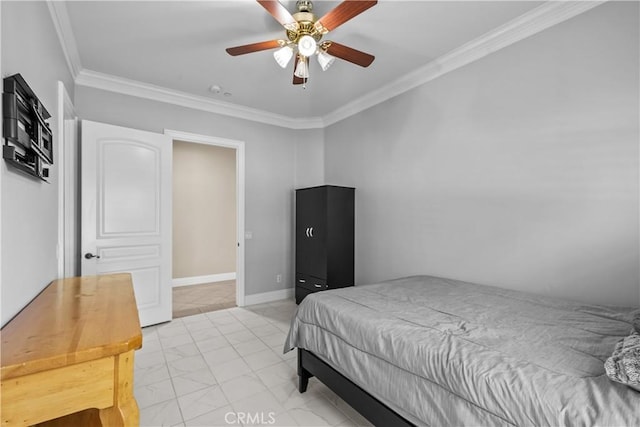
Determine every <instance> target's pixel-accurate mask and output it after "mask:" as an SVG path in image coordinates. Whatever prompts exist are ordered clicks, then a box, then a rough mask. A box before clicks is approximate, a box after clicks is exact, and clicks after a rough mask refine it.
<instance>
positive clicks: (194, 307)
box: [173, 280, 236, 319]
mask: <svg viewBox="0 0 640 427" xmlns="http://www.w3.org/2000/svg"><path fill="white" fill-rule="evenodd" d="M235 306H236V281H235V280H226V281H224V282H215V283H205V284H202V285H192V286H179V287H177V288H173V318H174V319H176V318H179V317H185V316H192V315H194V314H199V313H207V312H210V311H215V310H221V309H223V308H231V307H235Z"/></svg>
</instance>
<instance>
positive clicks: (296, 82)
mask: <svg viewBox="0 0 640 427" xmlns="http://www.w3.org/2000/svg"><path fill="white" fill-rule="evenodd" d="M297 66H298V56H297V55H296V57H295V61H293V72H294V74H293V84H294V85H301V84H303V83H304V79H303V78H302V77H298V76H296V75H295V72H296V67H297Z"/></svg>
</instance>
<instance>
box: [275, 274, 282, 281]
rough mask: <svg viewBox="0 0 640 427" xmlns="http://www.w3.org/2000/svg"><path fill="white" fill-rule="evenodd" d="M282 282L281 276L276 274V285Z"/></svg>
mask: <svg viewBox="0 0 640 427" xmlns="http://www.w3.org/2000/svg"><path fill="white" fill-rule="evenodd" d="M280 282H282V274H277V275H276V283H280Z"/></svg>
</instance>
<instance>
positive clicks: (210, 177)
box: [173, 141, 237, 278]
mask: <svg viewBox="0 0 640 427" xmlns="http://www.w3.org/2000/svg"><path fill="white" fill-rule="evenodd" d="M236 243H237V242H236V150H235V149H233V148H223V147H216V146H212V145H205V144H193V143H188V142H184V141H174V142H173V277H174V278H182V277H194V276H205V275H211V274H221V273H230V272H235V271H236Z"/></svg>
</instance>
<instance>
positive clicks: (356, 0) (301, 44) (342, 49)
mask: <svg viewBox="0 0 640 427" xmlns="http://www.w3.org/2000/svg"><path fill="white" fill-rule="evenodd" d="M257 1H258V3H260V4H261V5H262V7H264V8H265V9H266V10H267V12H269V13H270V14H271V15H272V16H273V17H274V18H275V19H276V20H277V21H278V22H279V23H280V24H282V25H283V26H284V28H285V30H286V34H287V38H286V39H279V40H270V41H265V42H259V43H252V44H247V45H243V46H236V47H230V48H227V49H226V50H227V53H228V54H229V55H232V56H237V55H244V54H247V53H252V52H259V51H262V50H268V49H275V48H279V49H278V50H277V51H275V52H274V54H273V56H274V58H275V60H276V61H277V63H278V64H279V65H280V66H281V67H282V68H286V67H287V64H288V63H289V61H291V58H292V57H293V56H294V54H295V55H296V60H295V61H294V72H293V84H294V85H297V84H302V85H305V84H306V82H307V79H308V78H309V58H310V57H312V56H314V55H316V57H317V59H318V63H319V64H320V67H321V68H322V70H323V71H325V70H326V69H327V68H329V67H330V66H331V64H333V62H334V60H335V58H336V57H337V58H340V59H344V60H345V61H349V62H351V63H353V64H356V65H360V66H361V67H368V66H369V65H371V63H372V62H373V60H374V59H375V57H374V56H373V55H369V54H368V53H365V52H361V51H359V50H356V49H353V48H350V47H348V46H345V45H342V44H340V43H336V42H334V41H329V40H325V41H322V42H321V40H322V37H323V36H324V35H325V34H327V33H328V32H329V31H332V30H334V29H336V28H337V27H339V26H340V25H342V24H344V23H345V22H347V21H348V20H350V19H351V18H354V17H355V16H357V15H359V14H361V13H362V12H364V11H365V10H367V9H369V8H370V7H372V6H375V4H376V3H378V2H377V0H371V1H370V0H345V1H344V2H342V3H340V4H339V5H338V6H336V7H335V8H334V9H333V10H331V11H329V12H328V13H327V14H326V15H324V16H323V17H322V18H320V19H317V18H316V16H315V15H314V14H313V13H312V10H313V3H312V2H311V0H298V1H296V7H297V8H298V12H296V13H294V14H293V15H292V14H291V13H289V11H288V10H287V9H286V8H285V7H284V6H283V5H282V4H280V2H279V1H277V0H257Z"/></svg>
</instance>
